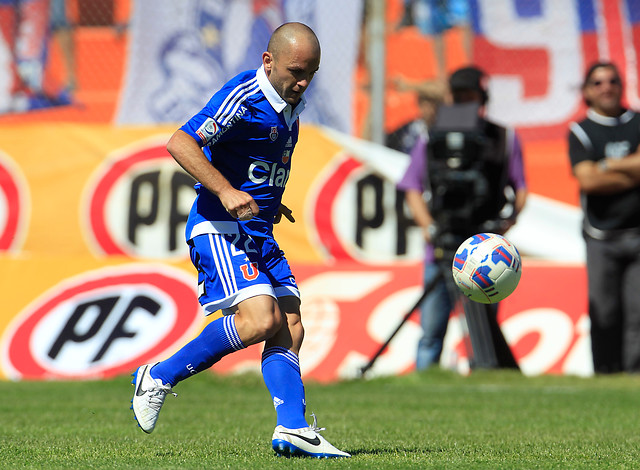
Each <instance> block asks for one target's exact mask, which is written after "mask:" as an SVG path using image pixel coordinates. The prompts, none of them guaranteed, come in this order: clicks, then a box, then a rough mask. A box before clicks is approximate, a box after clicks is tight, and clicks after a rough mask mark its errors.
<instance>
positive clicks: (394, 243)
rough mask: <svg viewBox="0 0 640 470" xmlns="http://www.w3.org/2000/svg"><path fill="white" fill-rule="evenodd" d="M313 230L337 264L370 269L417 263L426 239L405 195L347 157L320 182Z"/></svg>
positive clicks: (338, 159)
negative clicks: (375, 265) (362, 265)
mask: <svg viewBox="0 0 640 470" xmlns="http://www.w3.org/2000/svg"><path fill="white" fill-rule="evenodd" d="M318 187H319V188H320V189H319V190H318V191H316V192H315V200H314V201H313V203H312V204H311V207H312V208H313V214H312V217H313V222H314V223H313V224H312V225H313V227H314V228H315V229H316V230H317V234H316V237H317V239H318V240H320V242H321V243H322V245H323V246H324V248H325V252H326V253H328V254H329V255H330V256H331V257H332V258H333V259H338V260H356V261H360V262H368V263H383V264H385V263H388V262H392V261H397V260H406V261H417V260H420V259H421V257H422V250H423V245H424V239H423V238H422V234H421V232H420V230H419V229H418V228H416V224H415V222H414V221H413V219H412V218H411V217H410V215H409V212H408V210H407V209H406V208H405V204H404V193H402V192H400V191H398V190H397V189H396V188H395V185H394V184H393V183H392V182H390V181H386V180H385V179H383V178H382V177H380V176H379V175H378V174H375V173H374V172H373V171H372V170H370V169H368V168H367V167H366V166H365V165H363V164H362V163H360V162H358V161H357V160H355V159H354V158H352V157H350V156H349V155H340V156H338V158H336V159H335V161H334V163H333V164H332V166H331V171H327V172H325V174H324V176H323V178H322V180H320V181H319V184H318Z"/></svg>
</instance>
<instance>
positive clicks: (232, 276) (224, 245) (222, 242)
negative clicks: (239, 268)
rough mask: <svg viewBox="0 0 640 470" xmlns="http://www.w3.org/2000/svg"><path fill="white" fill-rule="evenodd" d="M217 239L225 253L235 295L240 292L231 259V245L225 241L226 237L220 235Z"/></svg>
mask: <svg viewBox="0 0 640 470" xmlns="http://www.w3.org/2000/svg"><path fill="white" fill-rule="evenodd" d="M217 238H218V240H219V241H220V245H221V253H223V256H224V259H225V261H226V266H227V269H228V270H229V274H228V276H229V283H230V288H231V291H232V292H233V293H236V292H238V283H237V282H236V274H235V271H234V270H233V261H232V259H231V254H230V253H229V245H228V244H227V243H226V240H225V239H224V235H219V236H218V237H217Z"/></svg>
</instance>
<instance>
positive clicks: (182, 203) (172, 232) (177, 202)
mask: <svg viewBox="0 0 640 470" xmlns="http://www.w3.org/2000/svg"><path fill="white" fill-rule="evenodd" d="M167 140H168V137H167V138H161V139H157V138H156V139H153V140H149V141H144V142H142V143H139V144H137V145H136V146H135V147H129V148H126V149H124V150H121V151H119V152H117V153H116V154H113V155H110V156H108V157H107V159H106V160H105V163H104V164H103V165H102V166H101V167H100V168H99V169H98V171H97V172H96V173H95V174H94V176H93V177H92V178H91V180H90V182H89V184H88V186H87V188H88V189H87V191H86V197H85V200H86V201H87V204H86V208H87V209H86V216H85V220H87V221H88V228H87V230H86V231H87V232H88V234H87V237H88V239H89V241H90V245H91V247H92V249H93V251H95V252H97V254H100V255H103V254H106V255H127V256H131V257H135V258H153V259H179V258H187V256H188V251H187V245H186V243H184V228H185V224H186V221H187V216H188V214H189V210H190V208H191V204H192V202H193V199H194V198H195V191H194V190H193V184H194V181H193V179H192V178H191V176H189V175H188V174H187V173H185V172H184V171H183V170H182V169H181V168H180V167H179V166H178V164H177V163H176V162H175V161H174V160H173V158H171V156H170V155H169V153H168V152H167V150H166V148H165V145H166V142H167Z"/></svg>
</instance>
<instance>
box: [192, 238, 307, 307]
mask: <svg viewBox="0 0 640 470" xmlns="http://www.w3.org/2000/svg"><path fill="white" fill-rule="evenodd" d="M189 248H190V255H191V262H192V263H193V265H194V266H195V267H196V269H197V270H198V300H199V301H200V304H201V305H202V306H203V307H204V310H205V315H210V314H211V313H213V312H215V311H217V310H220V309H221V310H222V312H223V314H228V313H231V310H230V309H231V307H233V306H235V305H237V304H238V303H240V302H242V301H243V300H246V299H248V298H250V297H255V296H257V295H270V296H271V297H274V298H276V299H277V298H278V297H284V296H295V297H298V298H300V292H299V290H298V286H297V284H296V280H295V278H294V276H293V273H292V272H291V268H290V266H289V263H288V261H287V259H286V258H285V257H284V252H283V251H282V250H281V249H280V247H279V246H278V244H277V243H276V241H275V240H274V239H273V238H258V237H250V236H249V235H246V234H244V233H229V234H222V233H205V234H202V235H198V236H196V237H194V238H192V239H191V240H189Z"/></svg>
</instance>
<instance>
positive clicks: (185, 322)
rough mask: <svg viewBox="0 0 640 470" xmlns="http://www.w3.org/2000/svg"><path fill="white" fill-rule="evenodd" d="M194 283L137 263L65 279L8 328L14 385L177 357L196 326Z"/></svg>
mask: <svg viewBox="0 0 640 470" xmlns="http://www.w3.org/2000/svg"><path fill="white" fill-rule="evenodd" d="M195 283H196V282H195V279H193V278H191V277H190V276H188V275H187V274H186V273H185V272H183V271H181V270H178V269H177V268H170V267H168V266H165V265H157V264H132V265H123V266H119V267H109V268H102V269H98V270H96V271H92V272H88V273H83V274H81V275H79V276H77V277H75V278H71V279H68V280H66V281H64V282H62V283H60V284H58V285H56V286H54V287H53V288H51V289H50V290H49V291H48V292H46V293H45V294H43V295H42V296H41V297H40V298H39V299H37V300H35V301H34V302H33V303H32V304H31V305H30V306H28V307H27V308H26V309H25V310H24V311H23V312H22V313H21V314H19V315H18V316H17V317H16V318H15V320H14V322H13V323H12V325H10V327H9V328H8V329H7V330H6V333H5V337H4V338H3V340H2V343H1V344H3V345H4V351H3V357H2V363H3V369H4V370H5V372H6V374H7V376H9V377H10V378H12V379H16V380H17V379H35V380H38V379H49V378H61V379H67V378H96V377H101V378H102V377H113V376H116V375H119V374H125V373H129V372H131V371H132V370H133V369H135V368H136V367H137V366H138V365H140V364H144V363H146V362H150V361H151V360H153V359H155V358H157V357H159V356H163V355H166V354H167V353H170V352H172V351H173V350H174V349H176V346H178V344H177V343H178V342H179V341H180V340H181V338H183V337H184V336H185V335H186V334H191V333H192V330H193V329H194V328H196V327H197V326H198V325H199V322H200V320H201V315H200V308H199V304H198V301H197V297H196V292H195V289H194V286H195Z"/></svg>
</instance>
